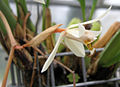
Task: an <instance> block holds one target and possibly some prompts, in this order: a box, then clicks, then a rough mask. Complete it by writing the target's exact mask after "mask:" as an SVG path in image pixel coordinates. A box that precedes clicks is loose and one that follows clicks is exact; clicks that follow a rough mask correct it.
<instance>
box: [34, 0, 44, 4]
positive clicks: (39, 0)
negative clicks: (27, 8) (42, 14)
mask: <svg viewBox="0 0 120 87" xmlns="http://www.w3.org/2000/svg"><path fill="white" fill-rule="evenodd" d="M33 1H35V2H38V3H41V4H45V1H44V0H33Z"/></svg>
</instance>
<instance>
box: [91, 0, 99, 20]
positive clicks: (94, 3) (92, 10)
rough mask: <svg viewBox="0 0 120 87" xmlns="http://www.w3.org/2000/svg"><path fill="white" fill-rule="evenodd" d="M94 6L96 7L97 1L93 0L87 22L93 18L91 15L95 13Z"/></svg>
mask: <svg viewBox="0 0 120 87" xmlns="http://www.w3.org/2000/svg"><path fill="white" fill-rule="evenodd" d="M96 5H97V0H93V4H92V8H91V12H90V16H89V20H91V19H92V17H93V13H94V11H95V8H96Z"/></svg>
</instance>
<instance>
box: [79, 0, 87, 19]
mask: <svg viewBox="0 0 120 87" xmlns="http://www.w3.org/2000/svg"><path fill="white" fill-rule="evenodd" d="M78 1H79V3H80V5H81V9H82V16H83V21H86V17H85V15H86V14H85V0H78Z"/></svg>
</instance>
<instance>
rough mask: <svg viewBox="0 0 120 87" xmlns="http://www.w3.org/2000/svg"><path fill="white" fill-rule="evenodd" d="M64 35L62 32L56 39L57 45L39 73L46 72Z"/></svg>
mask: <svg viewBox="0 0 120 87" xmlns="http://www.w3.org/2000/svg"><path fill="white" fill-rule="evenodd" d="M64 34H65V32H62V33H61V34H60V37H59V38H58V41H57V43H56V45H55V48H54V49H53V51H52V53H51V54H50V56H49V57H48V59H47V61H46V62H45V64H44V66H43V68H42V71H41V73H42V72H44V71H46V70H47V69H48V67H49V66H50V64H51V63H52V61H53V60H54V57H55V54H56V52H57V50H58V47H59V45H60V43H61V41H62V40H63V36H64Z"/></svg>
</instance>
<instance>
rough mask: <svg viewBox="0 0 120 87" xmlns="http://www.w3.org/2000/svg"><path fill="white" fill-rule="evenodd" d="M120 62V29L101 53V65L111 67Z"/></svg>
mask: <svg viewBox="0 0 120 87" xmlns="http://www.w3.org/2000/svg"><path fill="white" fill-rule="evenodd" d="M119 62H120V30H119V31H118V32H117V33H116V34H115V35H114V36H113V38H112V39H111V40H110V42H109V43H108V45H107V46H106V47H105V50H104V51H103V52H102V53H101V55H100V60H99V65H100V66H102V67H109V66H111V65H113V64H116V63H119Z"/></svg>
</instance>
